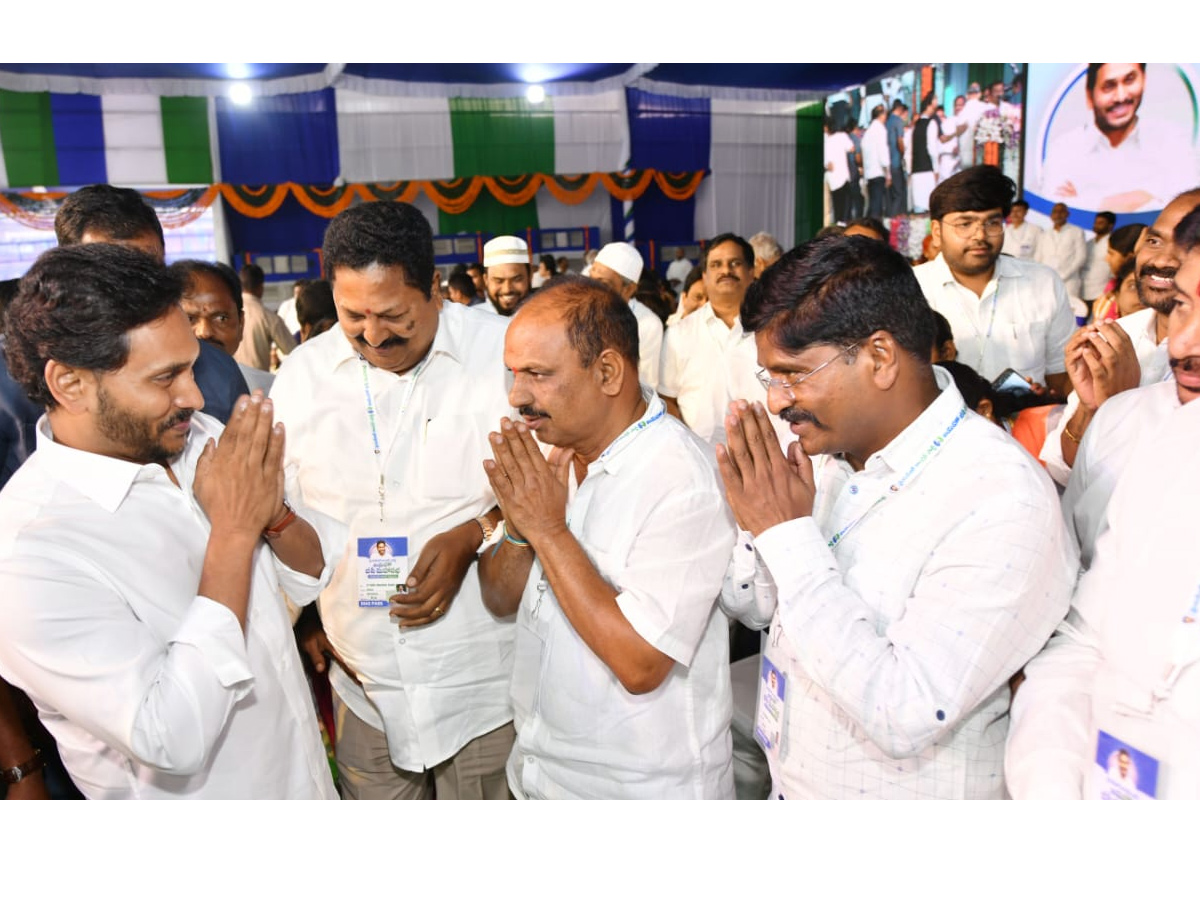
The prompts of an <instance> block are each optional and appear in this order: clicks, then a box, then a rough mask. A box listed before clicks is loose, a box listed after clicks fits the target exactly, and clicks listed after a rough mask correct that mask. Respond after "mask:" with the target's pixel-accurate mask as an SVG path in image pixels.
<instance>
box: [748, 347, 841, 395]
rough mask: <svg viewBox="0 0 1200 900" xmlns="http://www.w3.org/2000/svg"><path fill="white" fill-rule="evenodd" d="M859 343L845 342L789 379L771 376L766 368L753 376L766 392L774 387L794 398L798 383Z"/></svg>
mask: <svg viewBox="0 0 1200 900" xmlns="http://www.w3.org/2000/svg"><path fill="white" fill-rule="evenodd" d="M859 343H860V342H855V343H853V344H847V345H846V346H845V347H841V348H839V349H838V352H837V353H836V354H834V355H833V356H831V357H830V358H829V359H827V360H825V362H823V363H821V364H820V365H819V366H817V367H816V368H815V369H813V370H812V371H811V372H805V373H804V374H803V375H797V376H796V377H795V378H792V379H790V380H789V379H787V378H772V377H771V376H770V374H768V372H767V370H766V369H759V370H758V371H757V372H755V373H754V377H755V378H757V379H758V383H759V384H761V385H762V386H763V387H765V388H766V389H767V391H768V392H770V391H771V389H772V388H774V389H776V390H780V391H783V392H784V393H785V394H786V395H787V396H788V397H790V398H791V399H793V400H795V399H796V395H795V394H794V393H793V392H794V391H795V390H796V388H797V387H799V385H800V384H801V383H802V382H805V381H807V380H808V379H809V378H812V377H813V376H814V375H816V374H817V373H818V372H820V371H821V370H822V369H824V368H825V367H826V366H829V365H832V364H833V362H834V360H837V359H840V358H841V357H843V356H844V355H846V354H847V353H849V352H851V351H852V350H857V349H858V346H859Z"/></svg>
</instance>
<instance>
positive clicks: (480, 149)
mask: <svg viewBox="0 0 1200 900" xmlns="http://www.w3.org/2000/svg"><path fill="white" fill-rule="evenodd" d="M450 133H451V135H452V136H453V138H454V175H455V177H456V178H463V177H470V176H472V175H505V176H514V175H528V174H531V173H534V172H553V171H554V110H553V108H552V107H551V104H550V101H549V99H547V100H546V101H544V102H543V103H539V104H537V105H536V106H535V105H533V104H530V103H529V102H527V101H526V100H524V99H520V98H508V99H476V98H467V97H452V98H451V99H450Z"/></svg>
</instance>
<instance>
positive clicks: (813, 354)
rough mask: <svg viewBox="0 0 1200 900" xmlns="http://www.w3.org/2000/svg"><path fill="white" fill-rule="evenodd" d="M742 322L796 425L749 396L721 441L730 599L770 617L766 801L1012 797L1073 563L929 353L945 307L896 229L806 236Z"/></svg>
mask: <svg viewBox="0 0 1200 900" xmlns="http://www.w3.org/2000/svg"><path fill="white" fill-rule="evenodd" d="M742 320H743V325H744V327H745V328H746V329H747V330H748V331H753V333H754V336H755V342H756V345H757V350H758V361H759V363H760V364H761V365H762V367H763V372H762V375H763V378H764V379H765V381H766V384H767V387H768V403H767V407H768V409H769V411H770V412H771V413H774V414H775V416H778V417H779V418H781V419H783V420H785V421H786V422H788V423H789V424H790V426H791V431H792V433H793V434H794V436H795V437H796V439H797V440H796V441H795V443H793V444H791V445H790V446H789V448H788V451H787V454H786V456H785V454H784V453H783V452H781V451H780V450H779V448H778V447H777V446H776V445H775V442H774V440H773V437H774V433H773V430H772V427H771V424H770V422H769V421H768V416H767V412H768V409H764V408H763V406H762V405H761V404H758V403H755V404H753V405H752V406H751V405H748V404H745V403H744V402H738V403H736V404H734V405H733V407H732V408H731V412H730V415H729V416H728V417H727V418H726V421H725V430H726V433H727V434H728V445H727V447H726V446H722V447H718V448H717V461H718V465H719V466H720V470H721V477H722V479H723V481H724V483H725V492H726V497H727V499H728V500H729V504H730V506H731V508H732V509H733V513H734V516H735V518H736V519H737V522H738V525H739V527H740V528H741V529H743V534H742V535H741V536H740V537H739V540H738V541H737V543H736V544H735V546H734V556H733V562H732V564H731V567H730V570H729V572H728V577H727V579H726V584H725V588H724V590H723V591H722V600H721V603H722V606H723V607H724V608H725V610H726V611H727V612H728V613H730V614H731V615H734V616H736V617H737V618H739V619H740V620H741V621H742V622H743V623H745V624H746V625H749V626H751V627H755V628H762V627H764V626H765V625H768V624H769V625H770V632H769V635H768V637H767V639H766V641H765V646H764V650H763V663H762V667H761V670H760V685H759V691H758V697H759V700H758V709H757V714H756V717H755V733H756V737H757V738H758V739H759V742H760V743H761V744H762V746H763V748H764V751H765V752H766V755H767V759H768V763H769V765H770V767H771V774H772V783H773V791H772V796H775V797H780V798H788V799H791V798H830V799H832V798H839V799H840V798H845V799H849V798H867V797H872V798H894V799H916V798H935V797H936V798H946V799H949V798H973V799H986V798H999V797H1003V796H1004V790H1005V788H1004V776H1003V763H1004V746H1003V744H1004V738H1005V734H1006V732H1007V730H1008V715H1007V713H1008V707H1009V702H1010V697H1011V691H1010V688H1009V680H1010V678H1011V677H1012V676H1013V674H1014V673H1015V672H1017V671H1018V670H1020V668H1021V667H1022V666H1023V665H1024V664H1025V663H1026V662H1027V661H1028V660H1029V659H1030V658H1031V657H1032V656H1033V655H1034V654H1035V653H1037V652H1038V650H1040V649H1041V647H1042V645H1043V644H1044V643H1045V641H1046V639H1047V638H1048V637H1049V635H1050V633H1051V632H1052V631H1053V630H1054V628H1055V626H1056V625H1057V624H1058V623H1059V622H1060V621H1061V620H1062V618H1063V616H1064V615H1065V613H1066V610H1067V603H1068V599H1069V597H1070V591H1071V587H1072V585H1073V584H1074V581H1075V571H1076V568H1077V563H1076V558H1075V554H1074V547H1073V546H1072V545H1071V542H1070V539H1069V538H1068V537H1067V534H1066V529H1065V525H1064V523H1063V520H1062V514H1061V512H1060V509H1059V503H1058V496H1057V494H1056V493H1055V491H1054V488H1053V487H1052V486H1051V483H1050V480H1049V478H1047V476H1046V474H1045V472H1043V471H1042V470H1041V467H1040V466H1039V465H1038V464H1037V462H1036V461H1035V460H1034V459H1033V458H1032V457H1030V455H1029V454H1028V453H1026V452H1024V451H1023V450H1022V449H1021V448H1020V447H1019V446H1018V445H1017V444H1016V443H1015V442H1014V441H1012V440H1011V439H1010V438H1008V437H1007V435H1005V433H1004V432H1003V431H1002V430H1001V429H999V428H996V427H995V426H994V425H992V424H991V423H990V422H988V421H987V420H985V419H983V418H981V417H980V416H978V415H976V414H975V413H973V412H970V411H969V410H968V409H967V407H966V404H965V403H964V401H963V397H962V395H961V394H960V393H959V392H958V390H957V388H956V387H955V385H954V382H953V380H952V379H951V378H950V376H949V374H948V373H947V372H946V370H944V369H941V368H939V367H937V366H932V365H931V364H930V362H929V349H930V347H931V346H932V345H933V342H934V335H935V325H934V317H933V315H932V313H931V312H930V310H929V308H928V305H927V304H926V303H925V302H924V300H923V299H922V296H921V291H920V288H919V287H918V285H917V282H916V279H915V278H914V277H913V270H912V268H911V267H910V266H909V265H908V263H907V262H906V261H905V259H904V258H903V257H902V256H900V254H898V253H896V252H895V251H894V250H892V249H890V248H889V247H888V246H887V245H886V244H883V243H882V242H880V241H873V240H870V239H867V238H862V237H832V238H826V239H822V240H819V241H813V242H811V243H808V244H805V245H803V246H801V247H797V248H796V249H795V250H793V251H792V252H791V253H788V254H787V255H785V256H784V257H783V259H781V260H780V261H779V262H778V263H776V264H775V265H774V266H772V267H771V268H770V269H768V270H767V272H766V273H765V274H764V275H763V278H762V279H761V281H760V286H759V287H758V288H757V289H756V290H755V291H754V292H753V293H752V294H751V295H750V297H748V298H747V300H746V304H745V306H744V307H743V309H742ZM818 455H821V456H822V458H821V459H819V460H814V457H816V456H818ZM818 484H819V485H820V490H819V491H818V490H817V485H818Z"/></svg>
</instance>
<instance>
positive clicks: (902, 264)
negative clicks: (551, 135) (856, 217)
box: [741, 236, 935, 363]
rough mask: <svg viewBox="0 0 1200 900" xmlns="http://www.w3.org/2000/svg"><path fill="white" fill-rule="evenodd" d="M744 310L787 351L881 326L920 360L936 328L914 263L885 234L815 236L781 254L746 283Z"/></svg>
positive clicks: (748, 321)
mask: <svg viewBox="0 0 1200 900" xmlns="http://www.w3.org/2000/svg"><path fill="white" fill-rule="evenodd" d="M741 318H742V328H743V329H745V330H746V331H761V330H766V329H769V330H770V331H771V332H772V339H773V341H774V342H775V344H776V345H777V346H778V347H780V348H781V349H783V350H785V351H788V352H793V353H799V352H800V351H802V350H804V349H805V348H806V347H808V346H809V345H811V344H837V345H845V344H850V343H854V342H860V341H864V340H866V339H867V338H868V337H870V336H871V335H872V334H873V333H874V332H876V331H886V332H888V333H889V334H891V335H892V337H893V338H895V340H896V343H897V344H898V345H899V346H900V347H902V348H903V349H904V350H906V351H907V352H908V353H910V354H912V355H913V356H915V357H917V358H918V359H920V360H921V361H923V362H925V363H928V362H929V349H930V348H931V347H932V346H933V337H934V331H935V326H934V321H933V310H931V309H930V308H929V304H928V303H927V302H926V300H925V295H924V294H922V293H921V286H920V284H918V283H917V278H916V276H915V275H914V274H913V270H912V265H911V264H910V263H909V262H908V260H906V259H905V258H904V257H903V256H901V255H900V254H899V253H897V252H896V251H895V250H893V249H892V248H891V247H889V246H888V245H887V244H885V243H883V242H882V241H876V240H872V239H871V238H868V237H859V236H853V237H845V236H843V237H826V238H820V239H818V240H814V241H809V242H808V243H806V244H802V245H800V246H799V247H797V248H795V249H794V250H791V251H789V252H788V253H786V254H784V256H783V257H782V258H781V259H780V260H779V262H777V263H775V265H773V266H771V268H769V269H767V270H766V271H765V272H764V273H763V274H762V276H761V277H760V278H759V279H758V280H757V281H755V282H754V283H753V284H752V285H751V286H750V289H749V290H747V292H746V299H745V302H743V304H742V313H741Z"/></svg>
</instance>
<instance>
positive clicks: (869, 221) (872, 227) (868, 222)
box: [846, 216, 891, 244]
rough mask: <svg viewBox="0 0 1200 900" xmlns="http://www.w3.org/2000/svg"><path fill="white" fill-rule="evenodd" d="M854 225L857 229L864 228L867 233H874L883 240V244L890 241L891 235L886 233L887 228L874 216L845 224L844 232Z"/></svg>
mask: <svg viewBox="0 0 1200 900" xmlns="http://www.w3.org/2000/svg"><path fill="white" fill-rule="evenodd" d="M855 225H857V226H858V227H859V228H865V229H867V231H873V232H875V233H876V234H877V235H879V236H880V237H881V238H883V242H884V243H885V244H886V243H887V242H888V241H889V240H890V239H891V234H890V232H888V230H887V226H886V225H884V224H883V223H882V222H880V221H879V220H878V219H876V218H875V217H874V216H863V217H862V218H861V219H855V220H854V221H852V222H847V223H846V230H849V229H851V228H853V227H854V226H855Z"/></svg>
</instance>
